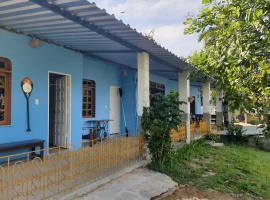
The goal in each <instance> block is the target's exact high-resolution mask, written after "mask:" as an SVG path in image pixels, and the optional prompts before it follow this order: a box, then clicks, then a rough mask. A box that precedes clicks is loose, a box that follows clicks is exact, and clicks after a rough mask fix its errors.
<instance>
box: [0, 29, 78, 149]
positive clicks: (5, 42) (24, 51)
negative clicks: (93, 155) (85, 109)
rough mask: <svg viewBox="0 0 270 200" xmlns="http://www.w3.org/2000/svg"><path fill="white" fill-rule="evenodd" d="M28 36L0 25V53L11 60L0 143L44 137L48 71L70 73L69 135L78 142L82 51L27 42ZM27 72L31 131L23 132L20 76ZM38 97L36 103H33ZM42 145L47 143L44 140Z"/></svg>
mask: <svg viewBox="0 0 270 200" xmlns="http://www.w3.org/2000/svg"><path fill="white" fill-rule="evenodd" d="M29 42H30V38H29V37H27V36H24V35H19V34H15V33H11V32H8V31H5V30H2V29H0V44H1V46H0V56H1V57H6V58H8V59H10V60H11V62H12V94H11V96H12V105H11V108H12V114H11V125H9V126H0V141H1V142H0V143H7V142H14V141H23V140H27V139H44V140H46V141H47V138H48V71H54V72H59V73H65V74H70V75H71V82H72V84H71V89H72V92H71V95H72V98H71V103H72V108H71V135H72V141H73V144H74V147H79V146H80V145H81V125H82V114H81V110H82V98H81V96H82V73H83V59H82V55H81V54H79V53H76V52H74V51H70V50H67V49H65V48H62V47H58V46H55V45H51V44H47V43H45V42H42V43H41V46H40V47H38V48H31V47H30V46H29ZM25 76H28V77H29V78H30V79H32V81H33V84H34V89H33V92H32V95H31V98H30V120H31V129H32V131H31V132H26V100H25V97H24V95H23V93H22V90H21V85H20V84H21V80H22V79H23V78H24V77H25ZM35 99H39V105H35V104H34V102H35ZM46 146H48V143H47V142H46Z"/></svg>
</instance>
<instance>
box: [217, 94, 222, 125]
mask: <svg viewBox="0 0 270 200" xmlns="http://www.w3.org/2000/svg"><path fill="white" fill-rule="evenodd" d="M222 100H223V94H222V91H217V95H216V124H217V125H218V126H222V124H223V101H222Z"/></svg>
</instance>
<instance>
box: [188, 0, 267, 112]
mask: <svg viewBox="0 0 270 200" xmlns="http://www.w3.org/2000/svg"><path fill="white" fill-rule="evenodd" d="M202 2H203V4H205V5H204V7H203V9H202V10H201V11H200V13H199V14H198V15H197V16H195V17H191V18H188V19H187V20H186V21H185V24H186V25H187V28H186V30H185V33H186V34H192V33H200V40H201V41H203V42H204V44H205V46H204V48H203V50H202V51H201V52H197V53H194V55H192V56H191V57H190V58H189V59H188V60H189V61H190V63H191V64H193V65H195V66H197V67H198V68H200V69H202V70H203V71H204V72H206V73H208V74H209V75H211V76H213V78H215V79H216V80H217V88H218V89H220V90H221V89H222V90H223V91H224V92H225V97H226V99H227V100H228V102H229V103H230V108H231V110H235V109H239V108H240V107H244V109H246V110H248V111H254V109H253V108H254V107H255V108H256V109H257V111H258V112H260V113H263V112H264V113H265V112H268V111H269V108H270V100H269V98H270V72H269V71H270V70H269V62H270V60H269V58H270V17H269V16H270V1H269V0H215V1H214V0H203V1H202Z"/></svg>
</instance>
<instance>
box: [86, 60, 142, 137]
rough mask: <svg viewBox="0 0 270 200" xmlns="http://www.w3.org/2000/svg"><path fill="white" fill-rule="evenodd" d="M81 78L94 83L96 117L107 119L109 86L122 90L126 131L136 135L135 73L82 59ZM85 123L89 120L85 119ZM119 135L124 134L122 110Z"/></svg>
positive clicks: (108, 114) (108, 115)
mask: <svg viewBox="0 0 270 200" xmlns="http://www.w3.org/2000/svg"><path fill="white" fill-rule="evenodd" d="M83 78H84V79H89V80H94V81H95V82H96V117H95V118H91V119H101V120H104V119H109V118H110V113H109V106H110V86H118V87H121V88H122V89H123V98H122V100H123V107H124V111H125V116H126V122H127V127H128V130H129V132H130V133H131V134H135V133H136V119H137V118H136V116H137V114H136V71H135V70H132V69H124V68H122V67H119V66H113V65H110V64H106V63H103V62H100V61H95V60H93V59H90V58H88V57H85V58H84V70H83ZM84 120H85V121H87V120H89V119H87V118H85V119H84ZM120 125H121V129H120V130H121V133H124V132H125V130H124V120H123V109H122V108H121V124H120Z"/></svg>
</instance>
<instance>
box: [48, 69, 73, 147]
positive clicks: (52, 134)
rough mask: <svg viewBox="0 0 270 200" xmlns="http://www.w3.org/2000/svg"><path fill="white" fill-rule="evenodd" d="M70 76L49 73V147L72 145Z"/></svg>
mask: <svg viewBox="0 0 270 200" xmlns="http://www.w3.org/2000/svg"><path fill="white" fill-rule="evenodd" d="M70 121H71V120H70V76H69V75H64V74H58V73H51V72H49V146H50V147H64V148H68V147H69V144H70Z"/></svg>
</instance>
